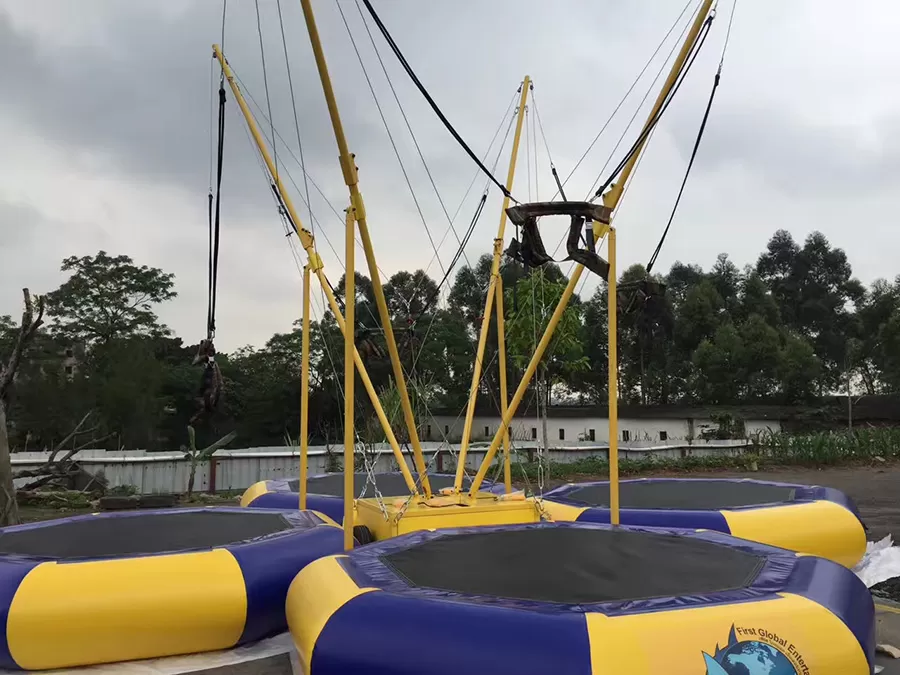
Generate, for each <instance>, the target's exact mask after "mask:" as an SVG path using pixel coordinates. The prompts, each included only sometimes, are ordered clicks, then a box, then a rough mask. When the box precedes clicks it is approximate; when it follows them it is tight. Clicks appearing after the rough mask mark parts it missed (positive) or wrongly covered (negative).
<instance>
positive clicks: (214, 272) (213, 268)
mask: <svg viewBox="0 0 900 675" xmlns="http://www.w3.org/2000/svg"><path fill="white" fill-rule="evenodd" d="M218 134H219V142H218V150H217V159H216V196H215V200H214V199H213V193H212V191H210V193H209V289H208V292H209V297H208V304H207V313H206V337H207V339H208V340H212V339H213V338H214V337H215V335H216V290H217V286H218V278H219V226H220V218H219V213H220V205H221V194H222V157H223V154H224V152H223V151H224V149H225V84H224V82H220V83H219V131H218ZM213 201H215V207H213Z"/></svg>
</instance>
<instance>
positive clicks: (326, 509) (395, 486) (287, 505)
mask: <svg viewBox="0 0 900 675" xmlns="http://www.w3.org/2000/svg"><path fill="white" fill-rule="evenodd" d="M454 479H455V476H454V475H453V474H448V473H429V474H428V481H429V482H430V483H431V489H432V490H434V491H435V492H438V491H439V490H442V489H444V488H449V487H453V481H454ZM374 482H375V486H376V487H377V488H378V492H379V493H380V494H381V496H382V497H384V498H389V497H390V498H395V497H405V496H407V495H409V488H407V486H406V482H405V481H404V480H403V476H402V475H401V474H400V473H399V472H394V473H387V472H385V473H376V474H374ZM470 485H471V481H470V479H469V478H464V480H463V487H464V489H466V490H468V489H469V486H470ZM299 486H300V481H299V480H298V479H296V478H294V479H290V480H285V479H280V480H263V481H259V482H258V483H254V484H253V485H251V486H250V487H249V488H247V490H246V491H245V492H244V494H243V496H242V497H241V506H250V507H256V508H264V509H296V508H299V506H300V495H299V489H300V488H299ZM482 489H483V490H484V491H486V492H497V491H501V492H502V491H503V484H502V483H492V482H490V481H485V482H484V484H483V487H482ZM353 494H354V496H355V497H375V496H376V495H375V494H374V489H373V487H372V484H371V481H370V480H369V476H368V474H366V473H363V472H360V473H356V474H354V477H353ZM306 506H307V508H310V509H314V510H316V511H320V512H321V513H324V514H326V515H327V516H328V517H330V518H333V519H334V520H335V521H337V522H339V523H340V522H343V520H344V474H342V473H326V474H322V475H320V476H310V477H309V479H308V481H307V497H306Z"/></svg>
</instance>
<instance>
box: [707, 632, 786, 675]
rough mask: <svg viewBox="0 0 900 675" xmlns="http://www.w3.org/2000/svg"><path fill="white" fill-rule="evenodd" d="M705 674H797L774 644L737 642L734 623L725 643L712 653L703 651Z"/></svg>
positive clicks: (747, 641)
mask: <svg viewBox="0 0 900 675" xmlns="http://www.w3.org/2000/svg"><path fill="white" fill-rule="evenodd" d="M703 659H704V661H705V662H706V675H798V673H797V670H796V668H794V665H793V664H792V663H791V662H790V660H789V659H788V657H787V656H786V655H785V654H784V653H782V652H781V651H779V650H778V649H777V648H775V647H774V646H772V645H770V644H768V643H766V642H760V641H758V640H745V641H742V642H738V641H737V638H736V637H735V633H734V627H733V626H732V628H731V633H730V635H729V636H728V644H727V645H725V647H724V648H722V649H719V646H718V645H716V650H715V653H714V654H712V655H710V654H706V653H704V654H703Z"/></svg>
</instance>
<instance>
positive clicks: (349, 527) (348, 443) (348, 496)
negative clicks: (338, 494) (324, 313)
mask: <svg viewBox="0 0 900 675" xmlns="http://www.w3.org/2000/svg"><path fill="white" fill-rule="evenodd" d="M346 220H347V232H346V238H347V241H346V244H345V246H344V258H345V263H344V264H345V265H346V266H347V276H346V277H345V279H344V289H345V292H344V321H346V322H347V323H346V325H347V326H355V325H356V323H355V321H356V319H355V316H356V266H355V256H354V253H355V251H356V217H355V210H354V208H353V207H352V206H351V207H350V208H348V209H347V218H346ZM354 349H355V345H354V342H353V335H352V333H351V332H350V331H346V332H345V333H344V550H345V551H349V550H351V549H352V548H353V493H354V490H353V477H354V475H355V473H356V471H355V469H354V466H353V464H354V462H353V460H354V457H355V456H356V452H355V451H356V433H355V431H356V428H355V426H354V416H355V412H356V411H355V406H354V404H355V400H354V398H353V385H354V384H356V368H355V364H354V362H353V361H354V359H353V351H354Z"/></svg>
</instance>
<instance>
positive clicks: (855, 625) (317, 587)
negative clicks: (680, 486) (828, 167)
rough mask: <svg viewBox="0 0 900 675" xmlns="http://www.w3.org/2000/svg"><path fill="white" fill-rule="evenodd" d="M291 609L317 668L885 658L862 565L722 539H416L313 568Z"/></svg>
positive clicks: (578, 531) (454, 535)
mask: <svg viewBox="0 0 900 675" xmlns="http://www.w3.org/2000/svg"><path fill="white" fill-rule="evenodd" d="M286 611H287V618H288V626H289V628H290V632H291V635H292V636H293V639H294V643H295V645H296V647H297V650H298V653H299V655H300V659H301V661H302V665H303V667H304V668H305V671H304V672H308V673H313V674H315V675H338V674H339V673H351V672H352V673H364V672H373V673H374V672H377V673H385V674H387V673H390V674H391V675H412V674H413V673H417V672H422V668H423V667H424V666H423V664H427V669H428V672H429V675H458V672H459V657H460V655H461V654H465V655H466V656H467V657H468V658H470V659H475V660H476V661H475V662H480V661H484V660H485V659H487V658H491V659H492V664H491V672H492V673H497V674H498V675H505V674H507V673H509V674H510V675H512V674H515V675H530V674H534V675H538V674H541V675H544V674H546V673H548V672H558V673H566V675H601V674H604V675H605V674H608V673H625V672H627V673H631V674H639V673H640V674H647V675H651V674H652V675H657V674H658V673H698V674H701V675H702V674H703V673H706V674H707V675H722V673H724V674H725V675H733V674H734V673H741V672H751V673H752V672H755V671H754V670H751V669H748V668H746V666H747V664H751V665H759V666H760V667H766V668H768V670H765V669H764V670H763V671H762V672H769V673H778V675H802V674H806V673H814V674H815V675H857V674H858V675H864V674H866V673H870V672H871V666H872V663H873V659H874V605H873V603H872V599H871V596H870V595H869V593H868V590H867V589H866V588H865V585H864V584H863V583H862V581H860V580H859V579H858V578H857V577H856V575H855V574H853V572H851V571H850V570H848V569H846V568H844V567H842V566H840V565H838V564H836V563H833V562H831V561H828V560H824V559H822V558H815V557H810V556H798V555H796V554H795V553H792V552H790V551H785V550H783V549H777V548H773V547H770V546H764V545H761V544H757V543H754V542H750V541H744V540H739V539H735V538H733V537H730V536H728V535H725V534H722V533H719V532H709V531H706V532H696V531H688V530H664V529H647V528H638V527H627V526H624V527H618V528H612V527H611V526H609V525H600V524H591V523H540V524H532V525H518V526H515V525H514V526H500V527H482V528H463V529H459V530H438V531H423V532H416V533H412V534H408V535H404V536H401V537H397V538H395V539H389V540H386V541H380V542H376V543H374V544H370V545H368V546H364V547H361V548H359V549H356V550H354V551H352V552H350V553H349V554H348V555H336V556H327V557H324V558H321V559H320V560H317V561H315V562H313V563H311V564H310V565H308V566H307V567H306V568H304V569H303V571H302V572H300V573H299V574H298V575H297V578H296V579H295V580H294V582H293V583H292V584H291V588H290V591H289V592H288V597H287V603H286ZM361 636H364V637H361ZM350 645H352V647H348V646H350ZM753 659H756V661H753V662H752V663H751V661H752V660H753ZM741 665H743V666H744V667H745V670H740V666H741Z"/></svg>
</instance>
